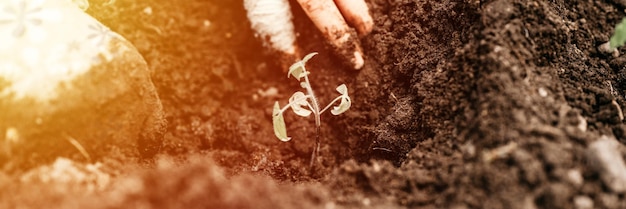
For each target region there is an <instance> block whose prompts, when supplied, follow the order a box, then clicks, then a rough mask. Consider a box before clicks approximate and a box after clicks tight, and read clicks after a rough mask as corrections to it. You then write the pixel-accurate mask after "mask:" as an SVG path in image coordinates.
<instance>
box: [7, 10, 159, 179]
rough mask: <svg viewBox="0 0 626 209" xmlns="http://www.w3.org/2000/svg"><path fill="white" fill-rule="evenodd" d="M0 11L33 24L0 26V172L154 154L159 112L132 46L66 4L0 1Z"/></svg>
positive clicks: (17, 22)
mask: <svg viewBox="0 0 626 209" xmlns="http://www.w3.org/2000/svg"><path fill="white" fill-rule="evenodd" d="M0 8H4V10H2V11H4V12H0V15H7V14H8V15H10V14H13V13H15V12H16V11H17V12H20V11H21V10H20V9H24V8H26V9H27V10H29V11H30V10H32V13H33V16H32V17H30V16H29V17H28V18H30V19H29V20H31V19H32V22H35V23H37V24H27V23H28V22H20V21H21V20H20V18H16V19H10V20H7V21H6V22H7V23H8V24H0V40H3V41H2V44H0V147H2V149H0V167H4V168H5V169H11V168H25V167H31V166H33V165H35V164H37V163H46V162H51V161H53V160H54V159H55V158H56V157H59V156H65V157H73V158H78V159H87V160H97V159H99V158H100V157H102V156H104V155H105V154H104V153H107V151H109V150H118V151H119V150H132V151H130V152H126V153H135V154H130V155H131V156H132V155H138V154H142V155H146V156H150V155H154V153H156V152H157V151H158V148H159V143H160V141H161V137H162V135H163V132H164V131H165V130H164V129H165V121H164V115H163V111H162V106H161V102H160V100H159V98H158V96H157V93H156V90H155V88H154V85H153V84H152V81H151V79H150V72H149V70H148V67H147V64H146V62H145V61H144V59H143V58H142V56H141V55H140V54H139V53H138V52H137V50H136V49H135V47H134V46H132V44H130V43H129V42H128V41H126V40H125V39H123V38H122V37H121V36H119V35H117V34H116V33H113V32H111V31H110V30H109V29H108V28H107V27H106V26H104V25H102V24H101V23H100V22H98V21H97V20H95V19H93V18H92V17H91V16H89V15H87V14H86V13H84V12H83V11H82V10H81V9H80V8H78V7H77V6H76V5H74V4H72V3H71V1H65V0H48V1H2V2H0ZM7 11H13V12H7ZM28 14H30V13H28ZM35 14H36V15H35ZM138 151H139V152H138ZM8 162H10V163H8Z"/></svg>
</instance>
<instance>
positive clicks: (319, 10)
mask: <svg viewBox="0 0 626 209" xmlns="http://www.w3.org/2000/svg"><path fill="white" fill-rule="evenodd" d="M298 3H299V4H300V6H302V9H303V10H304V12H306V14H307V15H308V16H309V18H311V21H313V23H314V24H315V26H316V27H317V28H318V29H319V30H320V31H321V32H322V34H323V35H324V37H325V38H326V40H328V41H329V42H330V44H331V45H332V46H333V47H334V48H335V50H336V52H337V53H338V54H339V55H340V56H342V59H344V60H345V61H347V62H349V63H350V64H351V65H352V67H353V68H354V69H361V67H363V63H364V61H363V52H362V51H361V46H360V44H359V40H358V39H357V38H356V32H354V29H352V28H350V26H348V24H347V23H346V21H345V19H343V16H342V15H341V12H340V11H339V9H338V8H337V6H336V5H335V3H334V2H333V0H298Z"/></svg>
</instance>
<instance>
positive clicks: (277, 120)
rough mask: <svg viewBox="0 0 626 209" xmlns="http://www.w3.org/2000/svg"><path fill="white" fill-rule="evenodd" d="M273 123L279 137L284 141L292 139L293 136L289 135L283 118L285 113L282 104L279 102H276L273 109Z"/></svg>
mask: <svg viewBox="0 0 626 209" xmlns="http://www.w3.org/2000/svg"><path fill="white" fill-rule="evenodd" d="M272 123H273V124H274V134H275V135H276V137H278V139H280V140H281V141H284V142H288V141H289V140H291V137H287V127H286V126H285V118H283V113H281V112H280V105H279V104H278V102H276V103H274V109H273V110H272Z"/></svg>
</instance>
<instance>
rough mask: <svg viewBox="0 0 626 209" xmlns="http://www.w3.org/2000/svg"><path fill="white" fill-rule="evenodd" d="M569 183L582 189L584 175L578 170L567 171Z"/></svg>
mask: <svg viewBox="0 0 626 209" xmlns="http://www.w3.org/2000/svg"><path fill="white" fill-rule="evenodd" d="M567 181H568V182H569V183H571V184H572V185H573V186H575V187H576V188H580V187H581V186H582V185H583V183H584V179H583V175H582V174H581V173H580V171H579V170H578V169H571V170H569V171H567Z"/></svg>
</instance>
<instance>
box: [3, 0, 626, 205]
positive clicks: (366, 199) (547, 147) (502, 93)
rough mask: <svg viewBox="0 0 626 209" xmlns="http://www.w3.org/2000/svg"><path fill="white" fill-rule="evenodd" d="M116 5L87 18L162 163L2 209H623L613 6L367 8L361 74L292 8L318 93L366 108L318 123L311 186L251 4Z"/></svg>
mask: <svg viewBox="0 0 626 209" xmlns="http://www.w3.org/2000/svg"><path fill="white" fill-rule="evenodd" d="M106 3H107V2H104V1H100V2H92V6H91V8H90V10H89V11H88V12H89V13H90V14H92V15H93V16H95V17H96V18H97V19H99V20H100V21H102V22H103V23H104V24H105V25H108V26H110V27H111V29H112V30H113V31H116V32H118V33H120V34H121V35H122V36H124V37H126V38H127V39H129V40H130V41H131V42H132V43H134V44H135V46H136V47H137V49H138V50H139V51H140V52H141V54H143V56H144V57H145V59H146V60H147V61H148V63H149V65H150V67H151V68H152V70H153V81H154V83H155V85H156V86H157V89H158V92H159V94H160V97H161V99H162V101H163V104H164V109H165V112H166V113H167V120H168V122H169V128H168V132H167V133H166V136H165V139H164V142H163V147H162V148H161V150H160V154H159V155H158V156H157V157H155V158H154V159H152V158H151V159H147V161H148V162H147V163H146V162H145V161H141V162H139V163H131V164H130V165H124V163H121V162H117V161H114V160H111V161H110V162H109V161H105V162H104V164H105V165H106V166H105V168H106V169H105V172H107V173H109V174H111V176H112V182H113V183H111V185H112V186H110V187H108V188H107V189H105V190H103V191H96V192H92V193H87V194H85V193H83V191H82V190H81V189H80V188H82V187H79V188H78V189H76V188H74V187H70V186H61V187H48V186H47V184H43V183H42V184H37V183H31V184H28V183H21V184H10V183H3V184H0V188H6V189H2V190H0V191H3V192H0V197H2V198H0V200H4V201H2V202H4V203H3V204H0V206H8V207H10V206H16V205H20V204H24V205H27V206H32V207H36V206H38V205H39V203H41V202H58V203H59V204H60V205H61V207H64V206H65V207H71V208H74V207H81V206H85V205H86V206H89V207H92V208H126V207H129V206H130V207H133V206H137V207H139V206H147V207H150V208H160V207H165V208H211V207H215V208H294V207H297V208H319V207H326V208H332V207H337V208H344V207H345V208H405V207H409V208H459V209H460V208H574V207H575V206H577V207H579V206H581V202H584V200H591V203H593V206H592V208H623V207H625V206H626V200H625V199H624V195H623V194H620V193H616V192H612V191H611V190H610V189H609V188H607V186H606V185H605V184H603V182H602V181H601V180H600V177H599V175H600V174H599V173H597V172H596V171H595V170H593V169H591V168H590V167H591V166H590V164H589V162H587V161H586V150H587V146H588V145H589V144H590V143H592V142H594V141H595V140H596V139H598V138H600V136H602V135H606V136H609V137H614V138H616V139H617V140H619V141H621V142H624V141H625V140H626V126H625V125H624V123H623V118H620V117H621V116H620V114H621V113H622V112H621V111H622V110H621V108H620V107H622V106H624V104H625V102H626V100H625V98H624V94H625V93H626V92H625V91H626V77H625V75H626V74H625V73H626V71H625V70H624V63H625V62H626V59H625V58H624V57H623V56H621V57H612V56H611V55H608V54H603V53H601V52H599V51H598V50H597V47H598V46H599V45H600V44H602V43H604V42H606V41H608V39H609V37H610V34H611V33H612V31H613V27H614V25H615V24H616V23H617V22H618V21H619V20H620V19H621V18H622V17H624V16H625V14H624V12H623V9H624V8H623V7H622V6H619V5H618V4H615V3H613V2H611V1H590V0H586V1H585V0H581V1H564V0H557V1H521V0H490V1H470V0H465V1H463V0H458V1H453V0H444V1H427V0H395V1H388V0H372V1H368V4H369V5H370V8H371V13H372V15H373V16H374V18H375V23H376V28H375V29H374V31H373V32H372V34H370V35H369V36H367V37H365V38H363V39H362V43H363V48H364V51H365V52H366V59H367V63H366V65H365V67H364V68H363V69H362V70H361V71H352V70H349V68H348V67H345V66H343V65H342V64H341V63H340V62H339V61H338V60H337V59H336V58H334V56H333V53H332V52H331V51H330V47H329V46H327V45H324V44H322V43H323V39H322V37H321V35H320V34H319V33H318V32H317V31H316V30H315V29H314V28H313V26H312V24H311V22H310V21H309V20H308V19H306V18H305V17H304V14H303V12H302V11H301V10H299V9H295V10H294V12H295V15H296V18H295V20H294V21H295V24H296V28H297V30H298V31H299V33H300V36H299V40H298V42H299V44H300V45H301V46H302V48H303V51H305V52H312V51H317V52H320V55H318V56H316V57H315V58H314V59H313V60H311V62H310V67H309V68H310V69H311V72H312V74H311V78H312V85H313V88H314V89H316V91H317V94H318V95H320V96H321V100H322V101H329V100H330V99H331V98H333V97H334V95H335V94H336V93H335V87H336V86H337V85H339V84H341V83H345V84H346V85H347V86H348V88H349V89H350V95H351V97H352V98H353V102H354V103H353V108H352V109H351V110H349V111H348V112H346V113H345V114H343V115H341V116H331V115H324V116H323V118H322V122H323V125H322V129H321V136H322V148H321V151H320V154H321V156H320V157H319V158H318V161H317V162H315V164H316V169H315V170H314V172H313V173H309V171H308V164H309V162H308V161H309V156H310V152H311V151H312V148H313V144H314V138H315V127H314V122H313V121H312V120H311V119H302V118H299V117H297V116H295V115H294V114H287V115H286V118H285V120H286V121H287V124H288V127H287V128H288V132H289V135H290V136H292V137H293V140H292V141H291V142H288V143H284V142H280V141H279V140H277V139H276V138H275V137H274V135H273V132H272V127H271V108H272V104H273V103H274V102H275V101H280V102H281V103H284V102H285V101H286V100H287V99H288V97H289V96H290V95H291V93H292V92H294V91H295V90H297V89H298V88H299V86H298V83H297V82H293V80H289V79H287V78H286V76H285V74H284V72H283V70H281V69H280V63H277V62H276V61H275V58H273V56H272V55H271V54H267V53H264V49H263V48H262V47H261V44H260V43H259V42H258V40H256V39H255V38H254V36H253V33H252V31H251V30H250V29H249V26H248V22H247V20H246V19H245V12H244V10H243V6H242V4H241V2H240V1H222V0H210V1H200V0H196V1H185V2H184V3H180V2H179V3H175V2H174V1H167V0H155V1H131V0H117V1H114V3H113V4H106ZM148 8H149V10H151V13H150V14H148V13H146V12H145V11H146V10H148ZM294 8H297V7H295V6H294ZM623 52H624V51H622V53H623ZM272 89H275V90H277V92H278V93H277V94H267V93H266V92H269V91H271V90H272ZM18 178H19V176H2V175H0V180H2V179H5V180H4V181H2V182H10V181H11V179H18ZM133 185H140V186H139V187H134V186H133ZM68 187H69V189H68ZM41 188H46V189H45V190H43V192H42V194H43V195H41V196H39V195H37V196H32V193H30V191H32V189H41ZM7 191H17V192H12V193H10V194H9V192H7ZM4 197H8V198H4Z"/></svg>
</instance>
